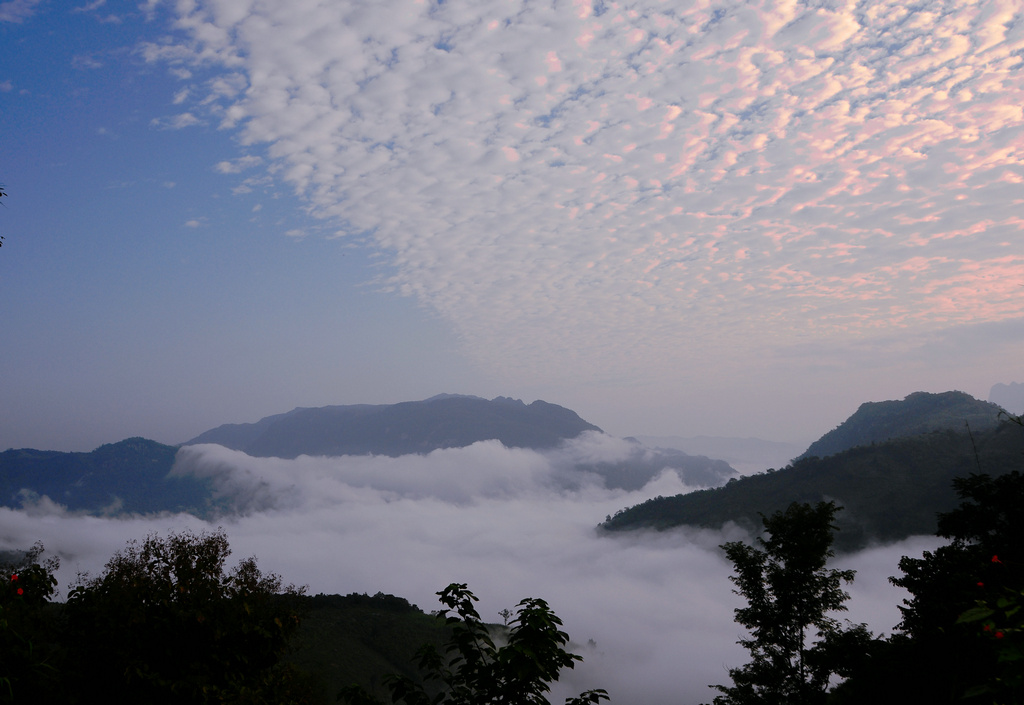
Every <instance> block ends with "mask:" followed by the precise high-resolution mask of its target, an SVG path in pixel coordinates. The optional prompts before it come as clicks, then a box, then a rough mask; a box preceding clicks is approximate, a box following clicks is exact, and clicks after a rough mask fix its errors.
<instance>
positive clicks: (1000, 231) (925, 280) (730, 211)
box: [145, 0, 1024, 379]
mask: <svg viewBox="0 0 1024 705" xmlns="http://www.w3.org/2000/svg"><path fill="white" fill-rule="evenodd" d="M1016 11H1017V8H1016V4H1015V3H1012V2H991V3H984V4H982V5H968V4H965V3H961V2H958V1H957V0H945V1H943V0H936V2H934V3H931V4H930V5H929V7H928V8H926V9H918V10H915V11H914V12H909V11H908V10H907V9H906V8H905V7H904V6H902V5H899V4H896V3H883V2H869V3H866V4H864V3H862V4H861V5H858V6H857V11H856V12H854V11H853V10H852V9H850V8H847V7H846V6H843V5H839V6H834V7H831V9H826V8H823V7H821V6H820V3H810V2H804V1H802V0H783V1H779V2H769V1H767V0H764V1H760V0H755V1H754V2H750V3H735V2H725V1H724V0H702V1H701V2H696V3H690V4H687V5H685V6H683V7H671V8H670V7H668V6H667V5H666V4H665V3H663V2H660V0H641V1H640V2H639V3H638V4H637V3H634V4H630V5H628V6H626V5H623V4H618V3H606V4H603V5H601V6H600V7H595V5H593V4H592V3H590V2H584V1H582V0H577V1H576V2H574V3H572V4H568V5H555V6H543V7H542V6H540V5H535V4H530V3H523V4H519V3H509V4H488V3H484V4H481V5H476V6H466V5H457V4H455V3H445V4H443V5H437V6H430V7H429V8H428V7H427V6H426V5H422V6H421V5H415V4H411V3H408V2H404V1H403V0H389V1H388V2H386V3H384V4H377V3H371V2H368V1H366V2H364V1H362V0H353V2H350V3H344V4H333V5H314V4H310V5H306V4H300V5H295V6H289V7H288V8H287V10H286V9H283V8H281V7H277V6H275V5H274V4H272V3H271V4H266V5H262V4H260V5H255V4H248V3H244V2H237V3H233V2H228V1H227V0H225V1H224V2H218V3H216V4H214V3H212V2H203V1H202V0H200V1H199V2H197V3H196V4H195V5H194V7H193V6H189V5H181V6H180V7H179V9H178V12H179V13H180V14H181V18H180V20H181V29H182V31H183V32H185V34H186V38H185V39H184V40H183V41H181V42H180V43H178V44H175V45H174V46H157V47H151V48H148V49H147V53H146V54H145V55H146V56H147V57H149V58H150V59H151V60H154V61H157V60H159V61H167V62H170V63H172V64H184V63H187V62H189V61H193V62H196V64H197V65H202V66H204V67H210V66H216V65H219V66H221V67H223V69H224V73H225V75H231V76H235V77H236V78H235V79H234V83H232V82H230V81H229V82H227V83H225V84H224V86H225V87H223V88H222V89H219V90H218V91H214V90H213V89H212V88H211V86H212V85H213V84H210V85H207V86H204V85H203V84H201V83H199V82H193V83H192V84H190V85H189V86H187V88H188V93H187V94H185V95H188V96H189V98H188V99H187V100H192V101H194V102H195V103H196V105H195V106H192V105H190V106H189V108H190V110H191V113H190V114H192V115H198V114H199V111H200V109H202V110H204V111H205V112H204V113H202V114H203V115H204V116H207V119H210V120H211V121H215V123H220V122H222V123H223V124H225V125H226V126H228V127H231V128H232V129H236V130H238V131H239V137H240V140H241V141H242V142H243V143H244V144H245V145H246V146H247V149H250V150H253V151H254V153H255V151H256V150H258V149H260V148H264V149H265V154H261V156H263V157H264V158H265V159H266V160H267V163H268V164H269V168H270V169H271V170H272V171H273V173H274V174H277V175H284V176H285V178H286V179H287V180H289V181H290V182H291V183H292V185H293V186H294V187H295V188H296V189H297V190H298V191H299V192H300V193H301V194H303V195H304V196H305V197H306V198H307V199H308V200H309V203H310V205H311V207H312V209H313V210H314V211H315V212H316V213H317V214H319V215H321V216H323V217H325V218H330V219H334V220H336V221H337V222H338V223H340V224H342V225H341V227H342V228H343V229H345V230H347V231H349V232H352V233H354V234H356V233H373V238H374V239H375V242H376V245H377V246H378V247H379V248H381V249H382V250H383V251H384V252H389V253H391V254H392V256H393V260H392V264H393V265H394V274H393V277H392V280H390V281H389V282H388V284H389V285H390V286H394V287H395V288H396V289H397V290H400V291H405V292H410V293H411V295H414V296H417V297H419V298H420V299H421V300H422V302H423V303H425V304H426V305H428V306H430V307H431V308H433V309H434V310H435V311H437V312H438V313H439V314H440V315H441V316H442V317H443V318H444V319H445V320H446V321H448V322H449V323H450V324H451V325H452V327H453V328H454V329H455V330H456V331H457V333H458V334H459V336H460V339H461V340H463V341H465V344H466V346H467V350H468V352H469V354H470V355H472V356H473V357H474V358H475V359H477V360H478V361H480V362H481V364H484V365H493V366H494V367H495V369H499V368H500V369H513V368H514V369H520V370H531V371H533V370H544V372H543V374H544V375H547V376H548V377H549V378H551V379H557V378H559V376H560V375H569V376H573V377H582V378H587V377H588V375H595V376H601V375H606V374H612V375H613V374H615V373H616V371H617V370H618V371H621V370H622V367H623V365H625V366H626V367H628V368H629V369H628V370H626V371H625V372H624V374H627V375H633V374H635V372H634V370H635V369H637V368H638V367H644V368H645V369H647V368H649V370H650V374H652V375H657V374H659V373H660V372H664V373H668V368H667V367H666V363H665V361H664V359H663V356H664V355H665V354H666V353H665V352H664V351H669V350H680V349H689V348H687V346H691V345H692V341H693V340H694V339H700V340H702V341H708V342H707V343H706V344H707V345H708V346H711V347H716V346H724V347H730V346H738V347H735V349H737V350H743V351H746V353H745V354H749V355H751V356H753V355H756V354H759V352H757V351H755V350H754V349H753V348H752V347H750V345H751V344H750V343H748V342H745V341H747V340H754V339H755V338H756V335H757V334H759V333H763V332H765V330H767V329H768V328H769V324H768V323H767V321H770V322H771V323H770V330H771V339H772V340H776V341H778V342H779V345H786V344H792V343H794V341H798V340H802V339H804V337H805V336H807V335H814V336H823V337H824V339H827V340H828V341H831V342H832V343H834V344H836V345H841V344H842V342H843V341H845V340H848V339H853V338H859V337H861V338H862V337H863V336H864V335H866V334H867V333H866V331H872V332H873V333H874V332H878V333H881V332H884V331H886V330H887V329H890V328H891V329H893V330H895V329H899V330H900V331H907V330H913V331H916V332H920V333H921V334H922V335H923V334H925V333H926V332H928V331H933V330H937V329H939V328H941V327H943V326H947V325H950V324H951V323H968V322H984V321H986V320H1004V319H1005V318H1006V317H1007V316H1010V315H1013V314H1012V312H1013V311H1017V312H1018V313H1021V309H1020V308H1019V307H1017V308H1015V304H1013V303H1008V302H1005V301H1003V300H1002V299H1000V303H995V302H991V303H988V304H984V305H983V304H981V303H980V302H979V301H978V297H977V296H975V297H973V298H971V299H970V302H971V305H970V306H963V307H961V308H957V306H958V305H960V304H958V303H957V302H961V303H962V302H963V301H965V300H966V299H965V297H966V293H965V291H966V289H968V288H969V287H970V286H972V285H973V283H978V285H979V286H981V287H982V289H981V290H983V291H985V292H987V293H989V294H991V295H993V296H996V293H995V292H1003V289H1000V288H999V287H998V286H997V285H996V284H994V283H993V281H992V280H991V279H978V280H974V279H970V277H974V276H978V277H980V276H982V273H981V270H983V269H985V268H986V267H991V268H994V270H993V271H998V272H999V274H1000V275H1001V276H1014V275H1015V273H1016V272H1017V271H1018V270H1017V268H1018V267H1019V263H1017V262H1009V263H1007V262H1005V261H1004V260H1003V259H1002V258H1003V257H1004V256H1005V252H1004V251H1003V249H1001V248H1004V247H1005V243H1015V242H1018V241H1019V239H1020V229H1021V228H1020V224H1019V223H1018V222H1015V221H1013V220H1012V219H1013V218H1015V217H1018V216H1017V213H1018V212H1019V208H1020V201H1021V199H1024V194H1019V193H1017V189H1019V183H1020V182H1021V181H1022V180H1024V163H1022V159H1024V137H1022V135H1024V108H1022V106H1024V73H1022V72H1021V71H1020V67H1019V58H1018V57H1019V53H1020V52H1021V51H1022V50H1024V34H1022V33H1021V32H1019V31H1017V30H1016V29H1015V28H1014V26H1013V25H1012V24H1011V22H1012V21H1013V18H1014V17H1016V15H1015V14H1014V13H1015V12H1016ZM495 22H497V23H498V24H497V25H496V24H495ZM880 37H882V38H884V39H885V42H884V45H882V44H880V39H879V38H880ZM442 41H443V42H444V45H445V46H446V47H447V48H448V49H449V50H448V51H440V50H439V49H438V48H437V46H438V45H439V44H440V43H441V42H442ZM230 86H234V88H230ZM231 163H234V162H231ZM668 232H672V233H673V234H674V235H675V236H674V237H673V238H670V239H666V238H665V237H663V234H664V233H668ZM681 243H682V244H681ZM638 249H643V251H644V255H643V257H639V256H633V255H630V253H631V252H633V251H635V250H638ZM594 262H600V263H601V267H599V268H597V267H594V266H593V263H594ZM655 263H656V264H655ZM972 263H974V264H977V265H978V268H977V269H972V266H973V264H972ZM655 277H656V279H655ZM638 282H643V284H642V285H641V284H638ZM655 282H656V285H652V284H655ZM929 284H931V285H932V286H929ZM750 292H757V300H756V307H755V308H756V310H757V311H759V312H761V314H762V315H757V314H754V315H751V314H750V312H749V311H748V309H747V308H744V306H746V305H747V304H741V303H740V302H744V301H749V300H750V297H751V293H750ZM951 292H953V293H955V294H956V295H955V296H953V294H952V293H951ZM998 296H1005V292H1003V293H999V294H998ZM1019 298H1021V297H1019ZM710 302H715V303H714V305H711V304H710ZM867 302H870V305H868V303H867ZM751 305H753V304H751ZM730 317H735V318H736V319H737V320H739V319H742V320H744V321H745V323H744V324H743V326H741V327H734V328H728V329H726V328H722V327H720V326H719V325H718V322H719V321H721V320H723V319H730ZM627 329H628V330H629V331H630V332H629V333H627V332H626V331H627ZM684 330H685V331H687V333H686V334H685V335H684V333H683V332H682V331H684ZM634 331H640V332H639V333H635V332H634ZM637 336H639V338H641V339H642V340H638V338H637ZM619 339H622V340H626V339H629V340H633V341H635V342H637V344H638V345H639V347H640V348H642V349H644V350H649V351H651V352H650V356H649V358H647V359H645V360H644V361H643V363H642V364H640V363H639V362H638V361H637V360H635V359H634V358H633V357H632V356H631V355H629V354H624V352H623V351H622V350H621V349H619V348H618V347H617V345H618V344H617V343H610V342H609V341H610V340H619ZM520 341H521V342H520ZM569 341H571V343H570V342H569ZM702 344H703V343H702ZM570 346H571V348H572V349H573V350H574V349H586V350H587V351H588V352H587V355H586V359H585V360H584V361H581V362H579V363H578V364H573V365H572V366H571V369H565V368H563V367H559V365H558V363H557V362H553V361H557V360H559V359H569V358H570V357H571V358H572V359H576V353H572V352H571V350H570ZM563 354H564V355H563ZM693 354H695V355H696V354H697V353H693ZM738 354H739V353H738ZM624 361H628V362H624ZM538 374H540V373H539V372H538ZM595 378H596V377H595Z"/></svg>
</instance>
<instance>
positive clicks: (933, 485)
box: [601, 422, 1024, 551]
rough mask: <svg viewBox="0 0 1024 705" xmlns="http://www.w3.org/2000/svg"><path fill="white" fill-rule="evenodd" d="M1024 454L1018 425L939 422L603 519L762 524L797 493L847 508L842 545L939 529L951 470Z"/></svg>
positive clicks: (982, 468)
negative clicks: (926, 429) (942, 425)
mask: <svg viewBox="0 0 1024 705" xmlns="http://www.w3.org/2000/svg"><path fill="white" fill-rule="evenodd" d="M975 449H977V453H975ZM1022 460H1024V429H1021V427H1020V426H1018V425H1016V424H1013V423H1009V422H1005V423H1003V424H1001V425H1000V426H998V427H996V428H993V429H989V430H987V431H981V432H979V433H975V434H974V438H973V440H972V438H971V436H970V435H969V434H967V433H966V432H964V433H957V432H955V431H948V430H947V431H935V432H932V433H928V434H924V435H918V436H909V437H905V438H899V439H893V440H891V441H887V442H885V443H879V444H875V445H869V446H861V447H858V448H852V449H849V450H846V451H843V452H841V453H838V454H835V455H832V456H830V457H827V458H817V457H812V458H804V459H801V460H797V461H794V462H793V464H792V465H790V466H788V467H786V468H783V469H781V470H777V471H775V472H769V473H764V474H758V475H751V476H748V477H743V478H739V479H737V480H735V481H729V483H728V484H726V485H725V486H723V487H718V488H715V489H708V490H700V491H698V492H692V493H689V494H684V495H676V496H674V497H659V498H656V499H652V500H648V501H647V502H644V503H643V504H639V505H636V506H634V507H630V508H628V509H624V510H622V511H620V512H618V513H617V514H616V515H615V516H614V517H612V518H611V519H610V520H608V521H606V522H605V523H603V524H602V525H601V528H602V529H604V530H606V531H610V532H614V531H628V530H634V529H643V528H650V529H658V530H662V529H669V528H672V527H675V526H683V525H689V526H701V527H708V528H720V527H722V526H723V525H724V524H725V523H727V522H730V521H731V522H736V523H738V524H740V525H742V526H745V527H746V528H748V529H750V530H757V529H759V528H760V517H759V514H771V513H772V512H774V511H776V510H778V509H784V508H785V507H787V506H788V505H789V504H790V503H791V502H816V501H819V500H835V501H836V502H837V503H838V504H840V505H841V506H843V507H845V510H844V511H842V512H840V513H839V515H838V518H837V524H838V525H839V527H840V532H839V534H838V535H837V539H836V546H837V548H840V549H842V550H847V551H849V550H855V549H858V548H862V547H864V546H866V545H868V544H869V543H870V542H872V541H882V542H887V541H896V540H899V539H902V538H906V537H907V536H912V535H917V534H933V533H934V532H935V529H936V520H935V514H936V512H944V511H949V510H951V509H953V508H954V507H955V506H956V505H957V498H956V494H955V492H954V491H953V488H952V480H953V478H954V477H965V476H967V475H970V474H971V473H981V472H984V473H987V474H990V475H993V476H996V475H1001V474H1004V473H1007V472H1010V471H1012V470H1018V469H1020V467H1021V464H1022Z"/></svg>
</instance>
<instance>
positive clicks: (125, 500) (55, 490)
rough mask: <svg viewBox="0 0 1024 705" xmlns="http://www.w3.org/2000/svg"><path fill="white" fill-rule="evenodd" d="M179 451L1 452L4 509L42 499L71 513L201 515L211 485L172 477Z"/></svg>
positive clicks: (132, 446)
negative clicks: (208, 487)
mask: <svg viewBox="0 0 1024 705" xmlns="http://www.w3.org/2000/svg"><path fill="white" fill-rule="evenodd" d="M177 452H178V449H177V447H175V446H168V445H164V444H162V443H157V442H156V441H150V440H147V439H145V438H128V439H126V440H123V441H121V442H119V443H108V444H106V445H102V446H100V447H99V448H97V449H96V450H94V451H92V452H90V453H63V452H60V451H54V450H34V449H31V448H22V449H19V450H13V449H12V450H7V451H4V452H3V453H0V504H3V505H6V506H19V505H21V504H24V503H25V502H32V501H34V500H35V499H37V498H38V497H41V496H43V495H46V496H48V497H49V498H50V499H52V500H53V501H55V502H57V503H59V504H62V505H64V506H66V507H67V508H68V509H69V510H71V511H88V512H92V513H99V514H103V513H146V512H158V511H197V510H198V509H199V508H201V507H203V506H205V503H206V502H205V498H206V496H207V495H208V489H207V488H206V485H205V484H204V483H203V482H201V481H199V480H197V479H195V478H190V477H182V478H176V477H168V473H169V472H170V469H171V466H173V465H174V458H175V454H176V453H177Z"/></svg>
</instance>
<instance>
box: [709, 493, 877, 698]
mask: <svg viewBox="0 0 1024 705" xmlns="http://www.w3.org/2000/svg"><path fill="white" fill-rule="evenodd" d="M836 511H837V509H836V505H835V504H834V503H833V502H819V503H818V504H816V505H814V506H812V505H810V504H798V503H796V502H794V503H793V504H791V505H790V506H789V508H788V509H786V510H785V511H778V512H775V513H774V514H772V515H771V516H770V517H762V521H763V524H764V529H765V532H766V534H767V538H764V537H758V538H757V539H756V544H757V545H756V546H750V545H748V544H745V543H743V542H740V541H733V542H730V543H727V544H724V545H723V548H724V549H725V553H726V555H727V556H728V558H729V560H731V561H732V562H733V565H734V570H735V575H733V576H731V578H730V579H731V580H732V581H733V583H735V585H736V590H734V592H736V593H737V594H739V595H742V596H743V597H744V598H746V600H747V606H746V607H742V608H739V609H737V610H736V621H737V622H738V623H739V624H741V625H743V626H744V627H746V628H747V630H748V631H749V632H750V638H749V639H743V640H741V641H740V642H739V643H740V644H741V645H742V646H744V647H745V648H746V649H747V650H749V651H750V655H751V661H750V663H748V664H746V665H745V666H742V667H740V668H733V669H730V670H729V675H730V677H731V678H732V680H733V685H731V686H726V685H716V686H712V687H714V688H715V689H717V690H719V691H721V693H722V695H719V696H717V697H716V698H715V700H714V702H715V705H739V704H741V703H742V704H744V705H745V704H748V703H766V704H773V705H774V704H778V705H796V704H804V703H819V702H824V699H825V693H826V690H827V688H828V684H829V678H830V677H831V676H832V675H833V674H839V675H844V673H845V670H846V669H845V664H846V663H847V662H848V660H849V659H850V657H851V655H853V654H855V653H856V652H857V651H859V650H862V649H863V648H865V646H866V644H867V642H868V641H869V640H870V634H869V633H868V632H867V629H866V628H865V626H864V625H856V626H853V627H850V628H844V627H843V626H842V625H841V624H840V622H839V621H838V620H836V619H835V618H834V617H832V616H830V615H831V613H833V612H840V611H843V610H845V609H846V607H845V605H844V604H843V603H844V602H845V601H846V600H847V598H848V597H849V595H848V594H847V593H846V592H845V591H843V590H842V588H841V583H843V582H847V583H849V582H851V581H852V580H853V577H854V571H852V570H836V569H829V568H827V567H826V564H827V562H828V559H829V558H831V557H832V555H833V553H832V532H833V530H834V526H833V525H832V520H833V517H834V516H835V513H836Z"/></svg>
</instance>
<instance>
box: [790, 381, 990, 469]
mask: <svg viewBox="0 0 1024 705" xmlns="http://www.w3.org/2000/svg"><path fill="white" fill-rule="evenodd" d="M1000 411H1002V409H1001V408H999V407H998V406H997V405H995V404H992V403H991V402H987V401H980V400H978V399H975V398H974V397H972V396H971V395H970V394H965V393H964V392H943V393H941V394H929V393H928V392H915V393H913V394H911V395H909V396H908V397H907V398H906V399H904V400H903V401H878V402H866V403H864V404H861V405H860V408H858V409H857V411H856V412H855V413H854V414H853V416H851V417H850V418H848V419H847V420H846V421H844V422H843V423H841V424H840V425H839V426H837V427H836V428H834V429H832V430H831V431H829V432H828V433H826V434H825V435H824V436H822V437H821V438H819V439H818V440H816V441H815V442H814V443H812V444H811V445H810V447H809V448H808V449H807V450H806V451H804V452H803V454H801V455H800V456H799V458H798V459H800V458H813V457H815V456H817V457H819V458H825V457H827V456H830V455H835V454H836V453H841V452H842V451H844V450H847V449H849V448H856V447H857V446H863V445H870V444H872V443H881V442H884V441H887V440H889V439H892V438H902V437H904V436H916V435H920V434H922V433H929V432H931V431H942V430H947V429H948V430H953V431H965V430H967V427H968V425H969V426H970V429H971V431H983V430H985V429H990V428H994V427H996V426H998V425H999V423H1000V418H999V412H1000Z"/></svg>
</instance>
